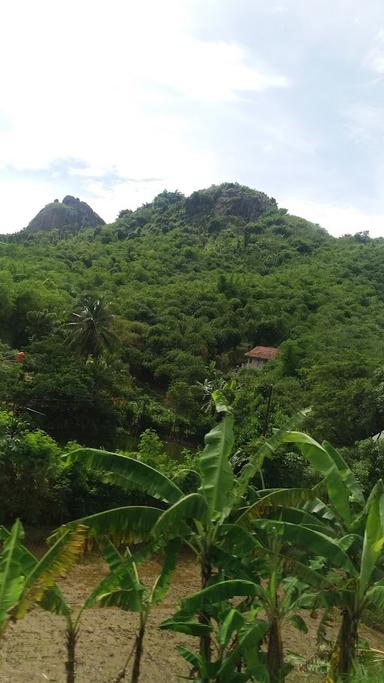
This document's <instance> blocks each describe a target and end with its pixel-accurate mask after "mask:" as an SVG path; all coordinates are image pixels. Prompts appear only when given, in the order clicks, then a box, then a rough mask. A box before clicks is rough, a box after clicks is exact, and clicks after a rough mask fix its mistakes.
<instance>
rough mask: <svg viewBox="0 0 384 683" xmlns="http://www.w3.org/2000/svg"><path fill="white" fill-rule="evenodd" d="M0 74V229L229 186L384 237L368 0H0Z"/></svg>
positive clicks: (378, 42)
mask: <svg viewBox="0 0 384 683" xmlns="http://www.w3.org/2000/svg"><path fill="white" fill-rule="evenodd" d="M0 65H1V66H0V232H3V233H6V232H14V231H16V230H19V229H21V228H23V227H24V226H25V225H26V224H27V223H28V222H29V220H30V219H31V218H32V217H33V216H34V215H35V214H36V213H37V211H39V209H40V208H42V206H44V205H45V204H47V203H48V202H50V201H53V200H54V199H56V198H58V199H62V198H63V197H64V196H65V195H66V194H73V195H74V196H76V197H80V198H81V199H82V200H84V201H86V202H88V203H89V204H90V205H91V206H92V208H93V209H94V210H95V211H97V213H99V214H100V215H101V216H102V217H103V218H104V220H106V221H107V222H110V221H112V220H114V219H115V218H116V216H117V214H118V213H119V211H120V210H122V209H126V208H131V209H134V208H136V207H137V206H140V205H141V204H142V203H144V202H147V201H151V200H152V199H153V197H154V196H156V194H158V193H159V192H161V191H162V190H163V189H168V190H176V189H178V190H180V191H182V192H184V193H185V194H190V193H191V192H192V191H193V190H196V189H199V188H203V187H207V186H209V185H211V184H216V183H220V182H224V181H230V182H234V181H237V182H239V183H242V184H245V185H249V186H250V187H253V188H256V189H257V190H262V191H263V192H266V193H267V194H268V195H270V196H273V197H275V198H276V200H277V201H278V204H279V206H281V207H283V208H286V209H288V210H289V212H290V213H293V214H296V215H300V216H303V217H304V218H307V219H309V220H311V221H313V222H315V223H320V224H321V225H322V226H323V227H325V228H327V230H329V231H330V232H331V233H332V234H334V235H341V234H345V233H354V232H357V231H360V230H369V231H370V234H371V235H372V236H378V235H383V236H384V2H383V0H365V2H364V3H363V2H362V1H361V0H286V1H284V0H108V1H107V0H76V1H74V0H65V2H64V1H63V0H34V1H33V2H31V1H30V0H13V2H7V3H3V5H2V12H1V22H0Z"/></svg>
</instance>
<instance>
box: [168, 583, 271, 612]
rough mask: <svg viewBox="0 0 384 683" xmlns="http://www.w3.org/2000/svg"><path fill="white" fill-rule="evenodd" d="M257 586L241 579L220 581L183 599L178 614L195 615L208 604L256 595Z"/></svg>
mask: <svg viewBox="0 0 384 683" xmlns="http://www.w3.org/2000/svg"><path fill="white" fill-rule="evenodd" d="M257 588H258V587H257V585H256V584H255V583H254V582H253V581H246V580H243V579H231V580H228V581H220V582H219V583H215V584H213V585H212V586H208V588H204V589H203V590H202V591H198V592H197V593H193V594H192V595H189V596H188V597H186V598H184V599H183V600H182V601H181V603H180V612H182V613H186V614H196V612H199V611H200V609H202V608H203V607H205V606H206V605H207V604H208V603H210V604H213V603H216V602H224V601H225V600H229V599H230V598H234V597H237V596H243V595H246V596H248V595H249V596H253V595H256V593H257Z"/></svg>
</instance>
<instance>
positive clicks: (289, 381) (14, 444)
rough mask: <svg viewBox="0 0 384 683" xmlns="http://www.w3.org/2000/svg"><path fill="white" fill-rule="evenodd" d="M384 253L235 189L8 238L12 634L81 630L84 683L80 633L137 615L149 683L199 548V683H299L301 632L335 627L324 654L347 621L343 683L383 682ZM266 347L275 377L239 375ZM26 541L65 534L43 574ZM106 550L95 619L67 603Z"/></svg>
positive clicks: (5, 494)
mask: <svg viewBox="0 0 384 683" xmlns="http://www.w3.org/2000/svg"><path fill="white" fill-rule="evenodd" d="M383 248H384V242H383V240H382V239H378V240H370V239H369V236H368V235H367V234H366V233H359V234H357V235H354V236H344V237H343V238H340V239H338V240H336V239H334V238H332V237H330V236H329V235H328V234H327V233H326V232H325V231H324V230H322V229H321V228H320V227H319V226H316V225H313V224H310V223H308V222H307V221H304V220H302V219H300V218H297V217H293V216H289V215H288V214H287V213H286V211H285V210H284V209H279V208H278V207H277V204H276V202H275V200H273V199H270V198H268V197H267V196H266V195H264V194H263V193H260V192H256V191H254V190H250V189H249V188H246V187H243V186H240V185H237V184H231V183H227V184H224V185H220V186H213V187H211V188H209V189H208V190H202V191H199V192H195V193H193V194H192V195H191V196H190V197H188V198H186V197H184V196H183V195H182V194H180V193H179V192H166V191H164V192H163V193H161V194H160V195H159V196H158V197H156V198H155V199H154V201H153V202H152V203H151V204H148V205H145V206H143V207H141V208H140V209H137V210H136V211H134V212H132V211H122V212H121V213H120V215H119V217H118V219H117V220H116V221H115V223H113V224H111V225H98V226H97V227H93V228H91V227H86V228H85V227H81V226H80V227H79V229H77V231H76V232H75V234H72V233H71V231H70V230H69V231H60V230H58V229H56V228H54V229H52V230H46V229H45V228H44V230H38V229H36V231H35V230H25V231H23V232H22V233H20V234H17V235H13V236H9V237H8V238H6V240H5V242H4V243H3V244H2V245H1V251H0V266H1V269H0V272H1V274H0V293H1V297H0V361H1V362H0V372H1V382H0V401H1V403H2V409H1V411H0V467H1V477H0V500H1V507H0V523H1V524H4V527H2V529H1V531H0V542H1V548H2V550H1V556H0V630H1V632H4V631H5V628H6V626H7V624H8V623H9V621H10V619H13V618H21V617H22V616H23V615H24V614H25V611H26V609H27V608H28V607H29V606H30V605H31V604H32V603H35V602H36V603H38V604H40V605H41V607H43V608H45V609H48V610H51V611H53V612H54V613H56V614H60V615H62V616H63V617H64V618H65V620H66V628H67V654H66V665H65V668H66V675H67V682H68V683H74V681H75V678H76V641H77V637H78V633H79V628H80V625H81V621H80V618H81V615H82V613H83V611H84V610H85V609H87V608H90V607H95V606H97V607H100V608H103V607H108V606H115V607H119V608H120V609H122V610H125V611H130V612H134V613H135V614H137V620H138V625H137V632H136V635H135V637H134V639H133V642H132V643H128V644H127V657H126V662H125V665H124V667H123V669H122V670H121V671H120V672H116V678H115V683H117V682H118V681H122V680H124V679H127V678H129V677H130V680H131V682H132V683H138V681H139V680H140V670H141V661H142V655H143V651H144V649H145V647H146V639H145V633H146V626H147V621H148V617H149V614H150V612H151V609H152V608H153V607H154V606H155V605H157V604H158V603H159V602H160V601H161V600H162V599H163V597H164V596H165V594H166V592H167V590H168V588H169V585H170V582H171V579H172V573H173V570H174V569H175V567H176V566H177V562H178V560H179V553H180V552H181V549H183V548H188V549H189V550H190V551H191V552H192V553H193V554H194V557H195V558H196V562H197V564H198V566H199V569H200V588H199V590H198V591H196V592H194V593H193V594H191V595H188V596H187V597H185V598H184V599H183V600H182V601H181V603H180V605H179V608H178V609H177V611H176V613H175V614H174V615H173V616H172V617H171V618H170V619H167V620H165V621H164V622H163V624H162V629H164V630H168V631H173V632H175V633H176V634H178V633H183V634H187V635H189V636H191V637H192V638H193V637H195V638H197V645H196V647H195V648H193V645H191V646H190V647H188V648H187V647H185V646H184V645H183V646H179V648H178V650H179V653H180V655H181V656H182V657H183V658H184V660H185V661H186V662H187V663H188V665H189V667H190V676H189V678H190V680H195V681H201V682H203V683H232V682H233V683H236V682H237V681H238V682H240V681H248V680H249V681H260V682H265V683H268V682H269V683H282V681H284V680H285V678H286V676H287V674H288V672H289V670H290V668H291V666H292V663H291V661H290V659H289V657H288V656H287V653H286V648H285V646H284V637H283V625H284V623H287V622H290V623H291V624H293V625H294V626H295V627H296V628H298V629H299V630H301V631H303V632H305V630H306V619H307V617H308V616H309V615H310V613H311V611H312V610H314V609H316V610H320V611H321V614H322V621H321V625H320V631H323V630H324V628H323V627H324V624H326V623H327V620H328V618H330V615H332V614H335V613H337V614H338V617H337V623H338V624H339V635H338V637H337V638H336V640H335V642H334V643H333V645H332V648H331V651H330V652H329V658H328V661H327V669H328V673H327V677H328V678H327V681H328V683H332V682H334V683H336V681H339V680H348V681H352V680H354V679H353V676H357V677H358V676H360V677H361V676H365V674H366V668H365V663H364V658H363V656H362V653H363V649H364V648H362V647H361V643H360V640H359V629H360V624H361V621H362V619H365V618H366V617H367V616H369V615H370V611H371V610H374V613H375V616H376V617H377V618H378V619H379V620H380V621H381V620H382V613H383V609H384V562H383V560H384V557H383V543H384V526H383V525H384V518H383V509H384V489H383V484H382V482H381V478H382V475H383V467H382V463H383V452H382V451H383V448H384V447H383V446H382V443H383V442H382V441H381V440H380V439H378V440H372V438H371V437H372V435H374V434H376V433H379V432H380V431H381V429H382V427H383V419H384V413H383V411H384V400H383V387H384V381H383V369H382V368H383V360H384V350H383V346H382V343H381V339H382V328H383V320H384V300H383V297H384V290H383V286H382V282H383V272H382V270H383V263H384V260H383V258H382V252H383ZM256 344H257V345H267V346H275V347H278V348H279V352H278V355H277V357H276V358H275V359H273V360H270V361H269V362H268V363H267V364H266V365H265V367H264V368H263V369H262V370H259V371H252V370H249V369H247V368H243V367H241V363H242V360H243V354H244V352H245V351H246V350H247V349H248V348H250V347H251V346H254V345H256ZM21 351H22V352H23V353H22V354H20V352H21ZM23 354H24V355H23ZM308 406H311V410H304V409H305V408H307V407H308ZM298 429H300V430H301V431H297V430H298ZM204 433H206V436H205V447H204V449H203V450H202V451H199V446H200V443H201V441H202V437H203V435H204ZM309 433H310V434H312V436H309ZM323 439H325V440H323ZM330 442H332V443H333V444H334V446H331V445H330ZM19 519H20V520H22V522H23V523H24V524H26V525H38V524H42V523H44V524H49V525H51V526H58V529H57V531H56V532H55V533H54V534H53V537H52V538H51V547H50V549H49V550H48V551H47V554H46V555H45V556H44V557H43V558H42V559H40V560H38V559H37V558H36V557H34V556H33V554H31V553H30V552H29V551H28V550H27V549H26V548H25V547H24V545H23V541H22V536H23V532H22V527H21V522H20V521H16V520H19ZM73 520H74V521H73ZM6 528H10V531H7V530H6ZM85 537H86V540H87V544H97V545H98V548H99V551H100V552H101V553H102V555H103V557H104V558H105V560H106V561H107V564H108V573H107V574H106V576H105V578H104V579H103V580H102V582H101V583H100V585H98V586H96V588H94V589H93V591H92V593H91V595H90V596H88V598H87V599H86V601H85V602H84V604H83V606H82V607H81V609H78V610H77V611H74V610H73V608H72V606H71V605H69V604H67V602H66V601H65V599H64V597H63V595H62V594H61V592H60V589H59V588H58V586H57V585H56V581H57V580H59V579H58V577H59V574H60V572H61V571H62V570H63V569H66V568H67V567H69V565H70V564H71V563H72V562H73V561H74V560H75V559H76V557H77V556H78V554H79V552H80V550H81V548H82V546H83V543H84V539H85ZM156 553H157V554H159V553H160V555H158V556H159V557H161V563H162V569H161V571H160V573H159V576H158V578H157V580H156V581H155V582H154V584H153V585H152V586H151V587H148V586H146V585H145V582H144V581H143V580H142V578H141V570H142V565H143V563H144V562H145V560H146V559H147V558H148V557H151V556H153V555H154V554H156ZM320 635H321V634H320ZM355 680H359V678H357V679H355Z"/></svg>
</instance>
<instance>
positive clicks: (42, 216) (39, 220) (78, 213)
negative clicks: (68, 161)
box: [26, 195, 105, 232]
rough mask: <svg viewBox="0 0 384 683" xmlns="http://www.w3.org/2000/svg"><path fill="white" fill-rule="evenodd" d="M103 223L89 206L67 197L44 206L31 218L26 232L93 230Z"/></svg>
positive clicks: (69, 196) (75, 198) (74, 198)
mask: <svg viewBox="0 0 384 683" xmlns="http://www.w3.org/2000/svg"><path fill="white" fill-rule="evenodd" d="M104 222H105V221H103V219H102V218H100V216H98V214H97V213H95V211H93V209H92V208H91V207H90V206H89V204H87V203H86V202H82V201H80V199H78V198H77V197H72V196H71V195H67V196H66V197H64V199H63V201H62V202H59V201H58V199H55V201H54V202H51V203H50V204H47V205H46V206H44V208H43V209H41V211H39V213H38V214H37V215H36V216H35V217H34V218H32V220H31V222H30V223H29V224H28V226H27V227H26V230H28V231H29V232H38V231H40V230H44V231H47V230H53V229H55V228H56V229H59V230H64V231H66V232H77V231H78V230H80V229H81V228H86V227H88V228H95V227H96V226H97V225H104Z"/></svg>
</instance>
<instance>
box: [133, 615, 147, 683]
mask: <svg viewBox="0 0 384 683" xmlns="http://www.w3.org/2000/svg"><path fill="white" fill-rule="evenodd" d="M140 617H141V618H140V628H139V632H138V634H137V636H136V642H135V656H134V660H133V666H132V676H131V683H139V680H140V666H141V658H142V656H143V642H144V635H145V624H146V620H145V619H143V617H142V615H140Z"/></svg>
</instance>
